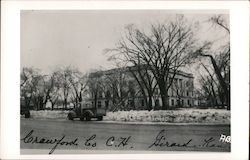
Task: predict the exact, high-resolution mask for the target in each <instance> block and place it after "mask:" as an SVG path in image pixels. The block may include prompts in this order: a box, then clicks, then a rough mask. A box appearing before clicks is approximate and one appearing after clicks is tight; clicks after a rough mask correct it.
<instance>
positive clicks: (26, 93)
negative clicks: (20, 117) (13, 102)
mask: <svg viewBox="0 0 250 160" xmlns="http://www.w3.org/2000/svg"><path fill="white" fill-rule="evenodd" d="M43 84H44V76H43V75H41V74H40V73H39V70H38V69H34V68H27V67H24V68H23V69H22V73H21V97H22V98H24V101H25V105H26V106H31V105H34V107H36V109H37V110H40V109H44V107H45V105H44V86H43ZM31 103H32V104H31Z"/></svg>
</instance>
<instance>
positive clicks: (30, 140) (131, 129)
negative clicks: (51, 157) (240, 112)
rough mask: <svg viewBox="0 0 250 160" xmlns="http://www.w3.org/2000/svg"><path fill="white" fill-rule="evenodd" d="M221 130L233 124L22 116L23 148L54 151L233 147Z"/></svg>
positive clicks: (213, 149) (181, 149) (198, 149)
mask: <svg viewBox="0 0 250 160" xmlns="http://www.w3.org/2000/svg"><path fill="white" fill-rule="evenodd" d="M221 134H224V135H230V126H229V125H160V124H159V125H158V124H143V125H141V124H140V125H138V124H117V123H107V122H100V121H90V122H86V121H78V120H75V121H68V120H38V119H24V118H21V149H47V150H48V151H47V152H48V153H50V154H56V153H59V151H60V150H61V149H64V150H69V151H70V150H74V151H75V150H81V151H86V150H95V152H93V151H92V153H97V152H96V150H100V151H103V150H109V151H117V150H124V151H186V150H189V151H220V152H225V151H230V144H229V143H222V142H220V141H219V139H220V135H221ZM29 151H30V150H29ZM29 151H28V152H29ZM31 152H32V151H30V153H31ZM26 153H27V152H26ZM109 153H110V152H109Z"/></svg>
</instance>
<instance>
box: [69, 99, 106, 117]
mask: <svg viewBox="0 0 250 160" xmlns="http://www.w3.org/2000/svg"><path fill="white" fill-rule="evenodd" d="M105 115H106V109H105V106H104V105H103V106H102V105H98V106H97V105H96V106H95V105H94V104H91V103H86V102H82V103H79V104H78V105H77V107H76V108H75V109H73V110H72V111H70V112H69V113H68V119H69V120H74V118H80V120H81V121H83V120H86V121H90V120H91V118H97V120H99V121H101V120H102V119H103V116H105Z"/></svg>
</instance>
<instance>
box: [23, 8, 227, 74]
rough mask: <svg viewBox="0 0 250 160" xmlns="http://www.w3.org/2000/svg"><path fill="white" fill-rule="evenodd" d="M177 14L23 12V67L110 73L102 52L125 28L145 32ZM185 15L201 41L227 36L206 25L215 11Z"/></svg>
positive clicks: (147, 12) (187, 13) (47, 70)
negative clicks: (197, 24)
mask: <svg viewBox="0 0 250 160" xmlns="http://www.w3.org/2000/svg"><path fill="white" fill-rule="evenodd" d="M174 13H179V12H174V11H171V12H169V11H149V10H147V11H125V10H124V11H121V10H119V11H118V10H113V11H22V12H21V67H24V66H25V67H31V66H33V67H35V68H39V69H41V70H42V71H43V72H45V73H48V72H51V71H52V70H53V69H54V68H55V67H59V66H68V65H71V66H74V67H77V68H79V69H80V70H81V71H82V72H87V71H89V70H90V69H97V68H101V69H108V68H110V62H108V61H107V55H104V54H103V50H104V49H106V48H113V47H114V45H115V43H116V42H117V40H118V39H119V38H120V36H121V33H122V32H123V31H124V27H125V26H126V25H128V24H131V23H133V24H135V25H137V26H138V27H141V28H143V27H147V26H149V25H150V24H152V23H156V22H164V21H165V20H167V19H168V18H170V17H172V16H173V15H174ZM184 13H185V17H186V18H187V19H188V20H190V21H199V22H200V31H199V33H197V35H198V38H199V39H200V40H201V41H203V40H206V39H207V40H218V41H219V40H220V39H222V37H223V36H224V35H225V33H223V32H221V30H218V29H215V28H214V27H211V24H210V23H208V22H206V21H207V20H208V18H209V17H211V16H212V15H214V12H213V11H209V12H208V11H206V12H201V11H199V12H196V13H192V12H184ZM216 13H218V12H216ZM228 18H229V17H228Z"/></svg>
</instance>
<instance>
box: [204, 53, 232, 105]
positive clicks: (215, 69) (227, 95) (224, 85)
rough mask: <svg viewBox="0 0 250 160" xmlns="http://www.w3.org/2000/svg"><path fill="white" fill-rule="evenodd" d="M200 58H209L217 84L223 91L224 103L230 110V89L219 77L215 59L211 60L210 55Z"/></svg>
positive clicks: (219, 73) (220, 76)
mask: <svg viewBox="0 0 250 160" xmlns="http://www.w3.org/2000/svg"><path fill="white" fill-rule="evenodd" d="M201 56H205V57H209V58H210V60H211V63H212V65H213V68H214V71H215V74H216V76H217V78H218V80H219V83H220V85H221V87H222V89H223V92H224V94H225V98H226V103H227V110H230V105H231V104H230V87H229V89H228V86H227V84H226V82H225V81H224V79H223V77H222V75H221V72H220V69H219V67H218V66H217V64H216V61H215V59H214V58H213V56H211V55H206V54H202V55H201Z"/></svg>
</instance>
